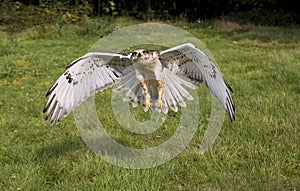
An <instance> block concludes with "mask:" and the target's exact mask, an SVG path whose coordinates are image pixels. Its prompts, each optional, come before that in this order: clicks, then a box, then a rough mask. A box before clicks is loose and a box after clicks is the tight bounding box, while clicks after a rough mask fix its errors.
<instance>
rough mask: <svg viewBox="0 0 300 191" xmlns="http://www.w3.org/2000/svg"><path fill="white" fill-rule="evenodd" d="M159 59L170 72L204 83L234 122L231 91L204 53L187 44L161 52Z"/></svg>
mask: <svg viewBox="0 0 300 191" xmlns="http://www.w3.org/2000/svg"><path fill="white" fill-rule="evenodd" d="M160 59H161V62H162V63H163V65H165V66H166V67H167V68H169V69H170V70H171V71H172V72H175V73H176V74H178V75H183V76H185V77H187V78H189V79H191V80H192V81H196V82H199V83H202V82H204V83H205V84H206V86H207V87H208V89H209V90H210V91H211V93H212V94H213V95H214V96H215V97H216V98H217V99H218V100H219V102H220V103H221V104H222V106H223V108H224V109H225V110H226V112H227V113H228V115H229V117H230V120H231V121H234V119H235V116H234V112H235V108H234V103H233V100H232V97H231V95H230V92H229V90H230V91H232V89H231V88H230V86H229V84H228V83H227V82H226V81H225V80H224V78H223V77H222V74H221V73H220V72H219V70H218V69H217V68H216V66H215V65H214V64H213V62H212V61H211V60H210V58H209V57H208V56H207V55H206V54H205V53H204V52H202V51H201V50H199V49H197V48H196V47H195V46H194V45H193V44H190V43H187V44H182V45H179V46H176V47H173V48H170V49H167V50H165V51H162V52H161V54H160Z"/></svg>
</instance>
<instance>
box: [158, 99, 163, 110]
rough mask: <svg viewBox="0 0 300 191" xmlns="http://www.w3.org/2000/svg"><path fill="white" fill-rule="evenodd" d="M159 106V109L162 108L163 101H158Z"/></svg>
mask: <svg viewBox="0 0 300 191" xmlns="http://www.w3.org/2000/svg"><path fill="white" fill-rule="evenodd" d="M157 105H158V108H159V109H161V108H162V100H161V99H159V100H157Z"/></svg>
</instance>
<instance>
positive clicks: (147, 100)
mask: <svg viewBox="0 0 300 191" xmlns="http://www.w3.org/2000/svg"><path fill="white" fill-rule="evenodd" d="M141 86H142V88H143V90H144V96H145V104H146V111H148V109H149V108H150V105H151V104H150V94H149V90H148V83H147V81H145V80H144V81H142V82H141Z"/></svg>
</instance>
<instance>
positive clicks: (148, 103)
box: [146, 99, 151, 110]
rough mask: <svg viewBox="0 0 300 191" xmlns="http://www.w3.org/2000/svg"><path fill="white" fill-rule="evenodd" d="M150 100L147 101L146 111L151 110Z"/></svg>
mask: <svg viewBox="0 0 300 191" xmlns="http://www.w3.org/2000/svg"><path fill="white" fill-rule="evenodd" d="M150 105H151V104H150V100H149V99H146V109H147V110H148V109H149V108H150Z"/></svg>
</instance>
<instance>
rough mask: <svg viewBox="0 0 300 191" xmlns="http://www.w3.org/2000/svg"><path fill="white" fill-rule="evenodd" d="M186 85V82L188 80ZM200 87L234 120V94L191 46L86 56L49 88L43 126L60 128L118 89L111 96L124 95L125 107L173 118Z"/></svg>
mask: <svg viewBox="0 0 300 191" xmlns="http://www.w3.org/2000/svg"><path fill="white" fill-rule="evenodd" d="M187 79H189V80H187ZM190 80H191V81H192V82H198V83H202V82H204V83H205V84H206V86H207V87H208V89H209V90H210V91H211V93H212V94H213V95H214V96H215V97H216V98H217V99H218V100H219V102H220V103H221V104H222V106H223V108H224V109H225V110H226V112H227V113H228V115H229V118H230V120H231V121H233V120H234V119H235V117H234V112H235V109H234V104H233V100H232V97H231V95H230V91H232V89H231V88H230V86H229V85H228V83H227V82H226V81H225V80H224V79H223V77H222V75H221V73H220V72H219V70H218V69H217V68H216V66H215V65H214V64H213V63H212V61H211V60H210V58H209V57H208V56H207V55H206V54H205V53H204V52H202V51H201V50H199V49H197V48H196V47H195V46H194V45H193V44H190V43H187V44H182V45H179V46H176V47H173V48H170V49H167V50H164V51H160V50H145V49H138V50H135V51H133V52H131V53H129V54H117V53H104V52H89V53H87V54H85V55H84V56H82V57H80V58H78V59H77V60H75V61H73V62H72V63H71V64H70V65H69V66H68V67H67V70H66V71H65V72H64V73H63V74H62V75H61V76H60V77H59V78H58V80H57V81H56V82H55V83H54V84H53V85H52V86H51V87H50V89H49V90H48V92H47V94H46V96H49V99H48V101H47V103H46V106H45V108H44V113H45V120H48V119H49V117H51V120H50V124H51V125H52V124H53V123H58V122H60V121H61V119H62V118H63V117H65V116H67V115H68V114H69V113H70V112H71V111H73V110H74V109H75V108H76V107H77V106H78V105H80V104H81V103H82V102H84V101H85V100H86V99H87V98H88V97H90V96H91V95H92V94H94V93H95V92H99V91H102V90H104V89H106V88H109V87H111V86H113V85H114V84H116V83H119V84H120V85H119V86H118V87H117V88H116V89H114V90H113V91H115V92H121V91H126V93H125V95H124V98H123V101H125V102H131V103H132V106H133V107H137V106H138V105H139V104H143V109H144V111H148V110H149V109H150V110H152V111H154V112H156V111H157V112H161V111H162V112H163V113H165V114H166V113H168V109H169V108H170V109H172V110H173V111H175V112H177V110H178V106H177V105H180V106H181V107H185V106H186V103H185V99H187V100H193V97H192V96H191V95H190V93H189V92H188V91H187V90H186V89H185V87H188V88H191V89H196V88H197V86H195V85H194V84H193V83H191V82H190Z"/></svg>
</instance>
